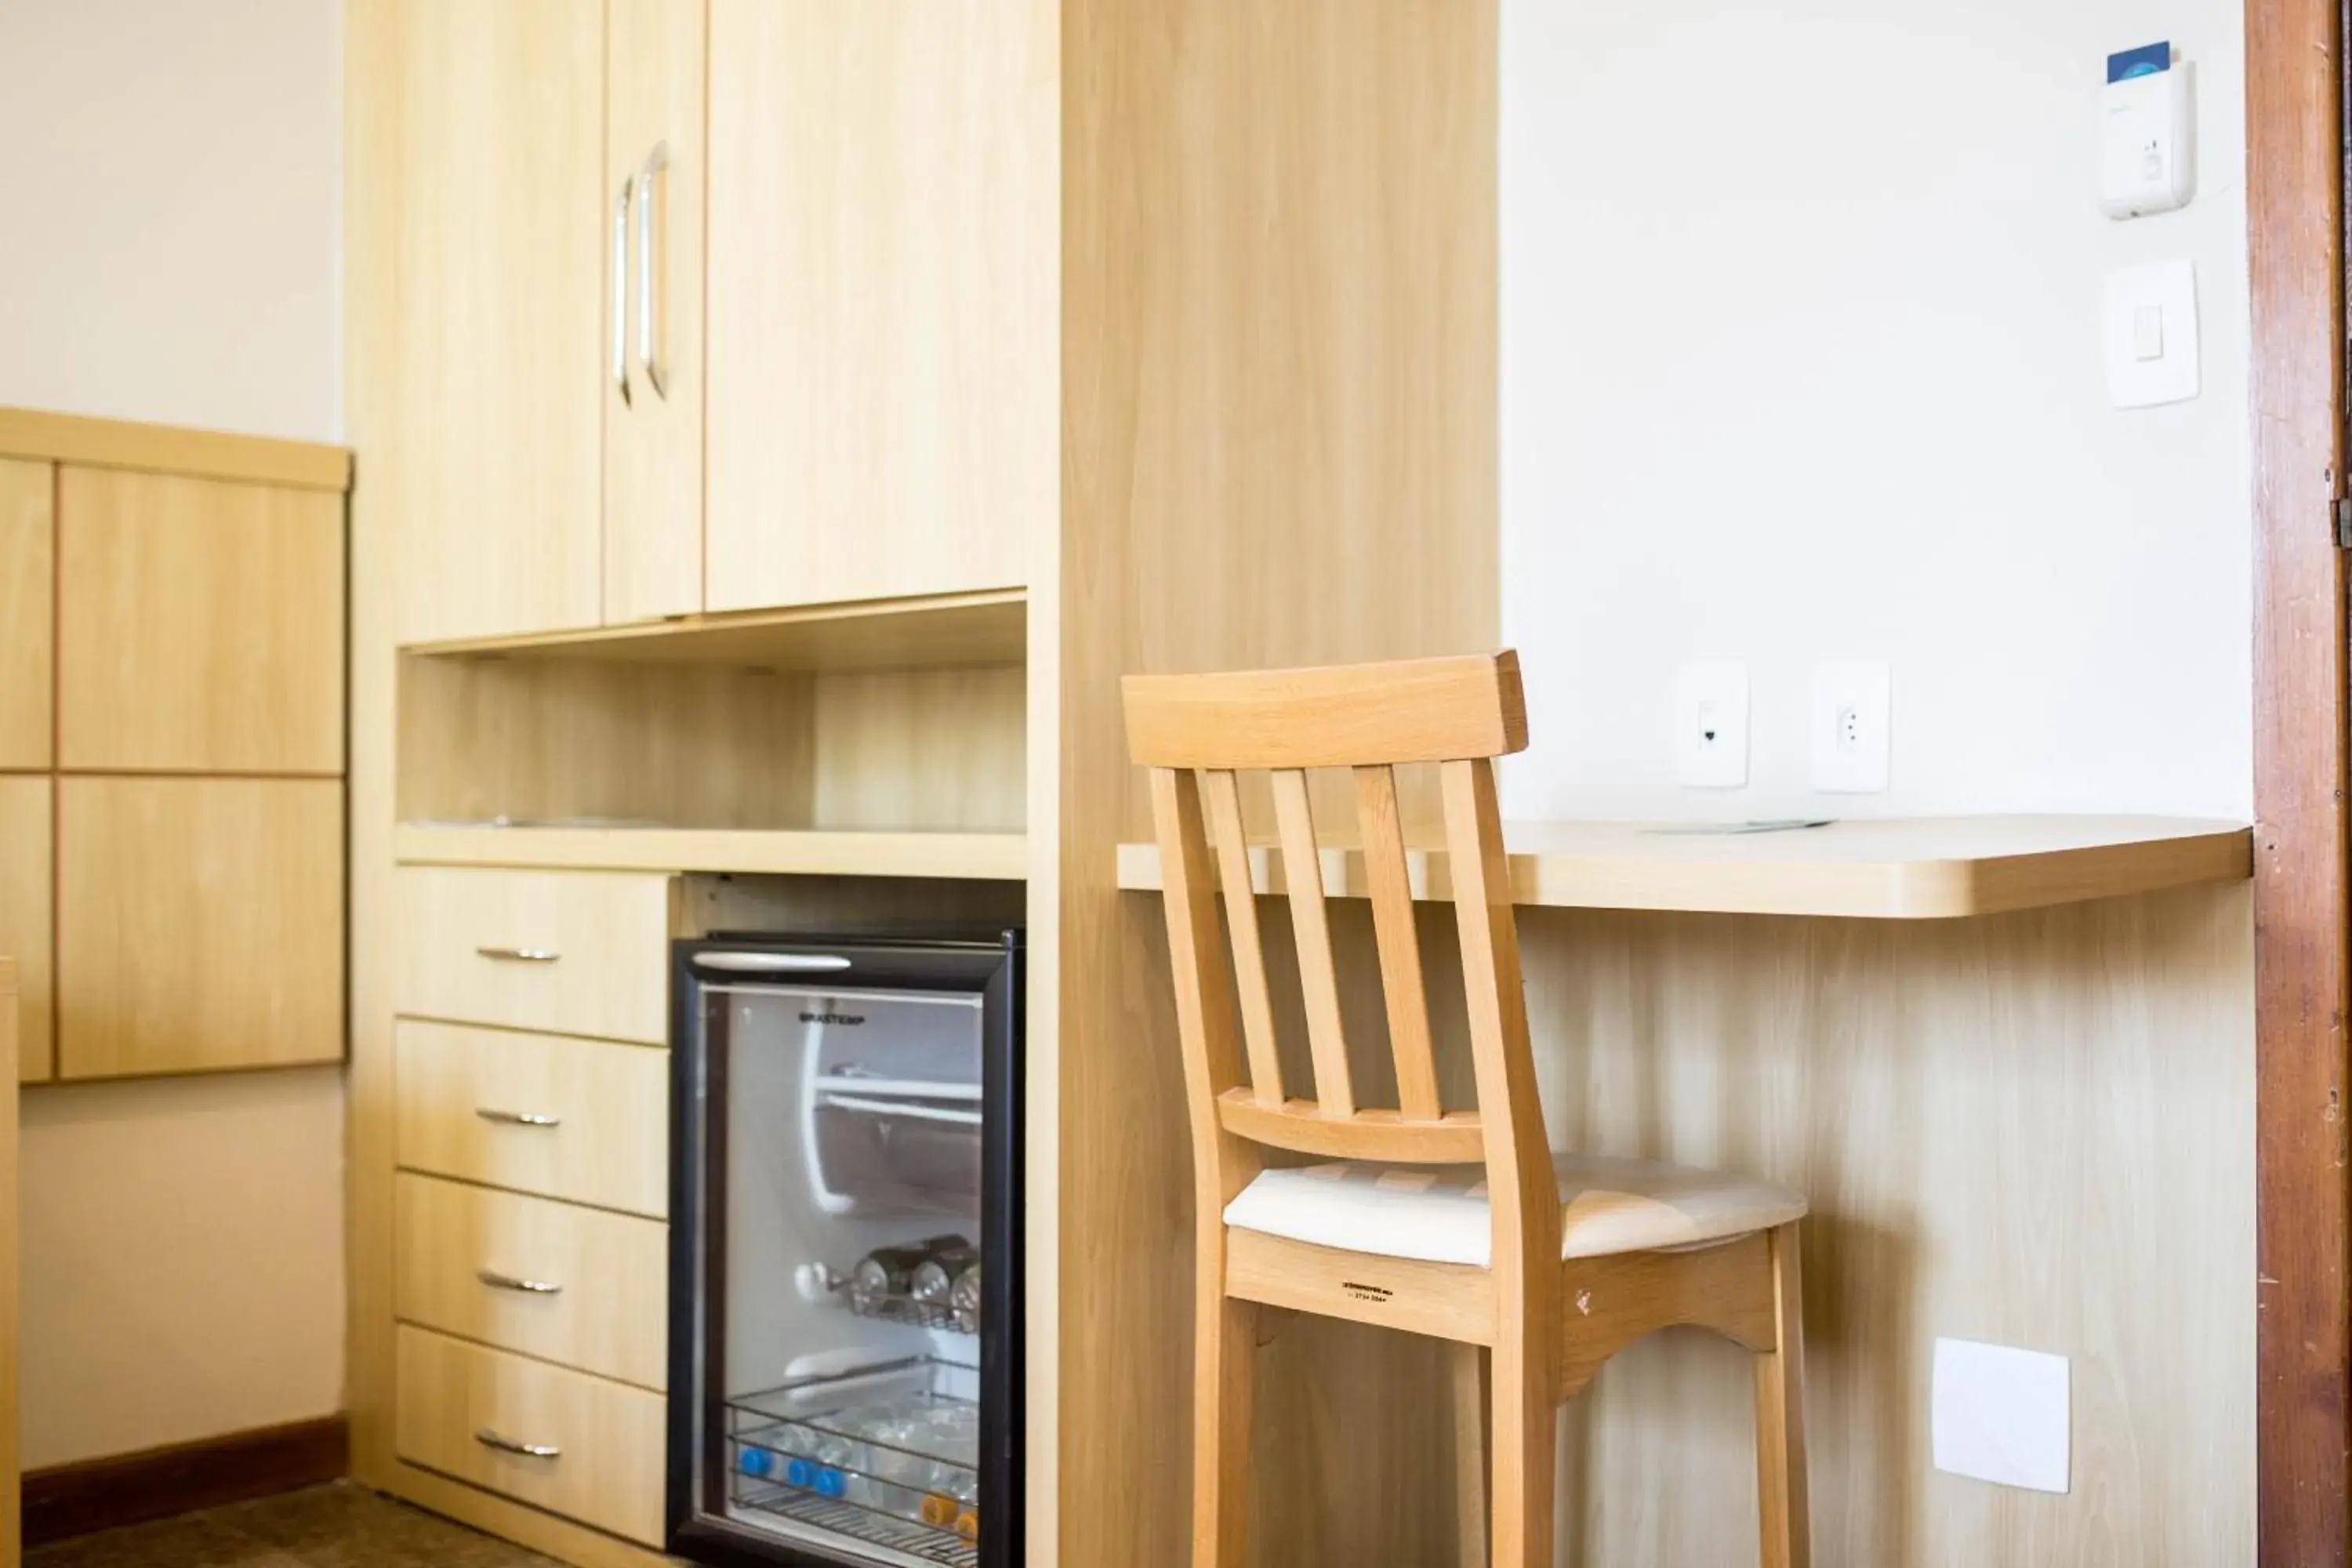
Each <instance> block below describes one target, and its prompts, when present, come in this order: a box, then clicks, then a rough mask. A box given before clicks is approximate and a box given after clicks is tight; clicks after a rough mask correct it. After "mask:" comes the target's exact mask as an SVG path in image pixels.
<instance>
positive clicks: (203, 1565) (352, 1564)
mask: <svg viewBox="0 0 2352 1568" xmlns="http://www.w3.org/2000/svg"><path fill="white" fill-rule="evenodd" d="M25 1563H26V1568H555V1565H554V1564H553V1563H551V1562H550V1561H549V1560H548V1559H547V1558H544V1557H541V1556H540V1555H538V1554H537V1553H536V1552H525V1551H523V1550H522V1549H521V1548H520V1547H519V1546H509V1545H508V1544H507V1543H506V1542H503V1541H494V1540H492V1539H491V1538H490V1537H488V1536H487V1535H478V1534H476V1533H475V1532H474V1531H470V1530H467V1529H466V1528H465V1527H464V1526H462V1525H457V1524H452V1523H450V1522H449V1521H447V1520H445V1519H437V1518H436V1517H435V1516H433V1515H432V1514H429V1513H424V1512H420V1511H419V1510H415V1509H413V1508H410V1507H409V1506H408V1505H407V1504H405V1503H400V1502H394V1501H393V1500H391V1499H389V1498H382V1497H378V1496H376V1495H375V1494H374V1493H373V1492H371V1491H367V1490H364V1489H361V1488H359V1487H354V1486H351V1485H349V1484H347V1483H343V1482H337V1483H336V1484H335V1485H333V1486H325V1487H313V1488H311V1489H310V1490H308V1491H299V1492H289V1493H288V1494H286V1495H285V1496H284V1497H275V1498H264V1499H263V1500H260V1501H259V1502H245V1503H237V1504H235V1505H234V1506H232V1507H229V1508H216V1509H213V1510H210V1511H208V1512H205V1513H193V1514H190V1515H188V1516H187V1517H186V1518H184V1519H167V1520H163V1521H158V1522H157V1523H154V1524H134V1525H131V1527H129V1528H128V1529H124V1530H110V1531H105V1532H103V1533H101V1534H98V1535H85V1536H82V1537H80V1538H79V1540H74V1541H60V1542H58V1543H57V1544H56V1545H54V1546H44V1547H42V1548H41V1549H40V1550H39V1551H37V1552H27V1553H26V1555H25Z"/></svg>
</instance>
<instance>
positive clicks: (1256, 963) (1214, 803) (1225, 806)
mask: <svg viewBox="0 0 2352 1568" xmlns="http://www.w3.org/2000/svg"><path fill="white" fill-rule="evenodd" d="M1201 785H1202V791H1203V793H1205V794H1206V795H1207V796H1208V805H1209V831H1210V832H1211V833H1212V834H1213V835H1214V836H1215V839H1216V852H1217V868H1218V871H1219V872H1220V874H1221V875H1222V877H1223V881H1224V888H1225V925H1226V929H1227V930H1228V931H1230V932H1231V933H1232V937H1233V948H1234V984H1235V986H1236V988H1237V989H1238V991H1239V993H1240V1000H1241V1012H1242V1039H1243V1041H1244V1043H1245V1044H1246V1045H1247V1046H1248V1047H1249V1068H1250V1094H1251V1097H1252V1098H1253V1099H1255V1100H1256V1101H1257V1102H1258V1103H1259V1104H1260V1105H1280V1104H1281V1103H1282V1101H1283V1092H1282V1056H1281V1053H1280V1052H1279V1051H1278V1050H1277V1049H1276V1046H1275V1039H1274V1002H1273V999H1272V997H1271V996H1270V994H1268V993H1267V991H1266V985H1265V944H1264V943H1263V942H1261V941H1260V940H1259V938H1258V929H1257V897H1256V894H1255V892H1254V891H1253V890H1252V889H1251V887H1250V867H1249V840H1248V839H1247V838H1246V837H1244V835H1243V832H1242V794H1241V786H1240V785H1239V784H1237V783H1236V782H1235V780H1234V774H1233V773H1232V771H1231V770H1230V769H1215V770H1204V771H1203V772H1202V774H1201ZM1161 853H1162V854H1165V853H1166V851H1165V850H1163V851H1161Z"/></svg>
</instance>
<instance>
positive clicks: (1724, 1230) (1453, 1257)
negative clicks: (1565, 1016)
mask: <svg viewBox="0 0 2352 1568" xmlns="http://www.w3.org/2000/svg"><path fill="white" fill-rule="evenodd" d="M1552 1169H1553V1170H1554V1171H1556V1172H1557V1173H1559V1203H1560V1227H1559V1228H1560V1236H1559V1255H1560V1256H1561V1257H1562V1258H1599V1257H1603V1256H1605V1255H1608V1254H1611V1253H1618V1252H1653V1251H1656V1250H1658V1249H1659V1248H1661V1247H1695V1246H1698V1245H1701V1244H1703V1243H1706V1242H1710V1241H1726V1240H1728V1239H1730V1238H1731V1237H1737V1236H1745V1235H1747V1234H1748V1232H1749V1231H1754V1230H1764V1229H1768V1228H1769V1227H1770V1226H1776V1225H1785V1224H1787V1223H1788V1222H1789V1221H1790V1220H1792V1219H1797V1218H1800V1217H1801V1216H1802V1215H1803V1214H1804V1212H1805V1200H1804V1198H1803V1197H1802V1196H1801V1195H1800V1194H1796V1193H1792V1192H1790V1191H1789V1189H1787V1188H1786V1187H1776V1186H1773V1185H1772V1184H1769V1182H1752V1181H1749V1180H1748V1179H1747V1178H1746V1177H1744V1176H1727V1175H1723V1174H1720V1173H1717V1172H1714V1171H1699V1170H1694V1169H1692V1168H1691V1167H1689V1166H1687V1165H1666V1164H1661V1163H1658V1162H1657V1161H1654V1160H1626V1159H1618V1158H1613V1157H1612V1156H1610V1155H1606V1154H1554V1155H1553V1156H1552ZM1225 1223H1226V1224H1227V1225H1229V1226H1234V1227H1236V1228H1237V1229H1241V1230H1255V1231H1258V1232H1261V1233H1263V1234H1265V1235H1266V1236H1279V1237H1286V1238H1287V1239H1289V1240H1292V1241H1307V1242H1312V1243H1314V1244H1315V1245H1316V1246H1318V1247H1341V1248H1344V1249H1346V1250H1347V1251H1349V1252H1370V1253H1374V1254H1377V1255H1379V1256H1380V1257H1382V1258H1420V1259H1422V1260H1423V1261H1425V1262H1429V1263H1467V1264H1472V1265H1474V1266H1475V1267H1477V1268H1486V1267H1487V1265H1488V1264H1489V1263H1490V1262H1492V1261H1493V1253H1494V1246H1495V1238H1494V1234H1493V1230H1492V1226H1491V1222H1490V1220H1489V1218H1488V1216H1487V1213H1486V1169H1485V1167H1483V1166H1480V1165H1397V1166H1391V1165H1372V1164H1360V1163H1331V1164H1324V1165H1302V1166H1298V1167H1296V1168H1292V1169H1285V1170H1275V1171H1266V1172H1265V1173H1261V1174H1260V1175H1259V1176H1258V1178H1257V1179H1256V1180H1255V1181H1254V1182H1252V1183H1251V1184H1249V1185H1248V1186H1246V1187H1244V1188H1243V1189H1242V1190H1241V1193H1240V1194H1239V1195H1237V1196H1236V1197H1235V1198H1234V1201H1233V1202H1231V1203H1229V1204H1227V1205H1225Z"/></svg>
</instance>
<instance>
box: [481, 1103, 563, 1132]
mask: <svg viewBox="0 0 2352 1568" xmlns="http://www.w3.org/2000/svg"><path fill="white" fill-rule="evenodd" d="M474 1114H475V1115H477V1116H478V1117H480V1118H481V1119H482V1120H483V1121H496V1122H500V1123H502V1124H504V1125H506V1126H508V1127H561V1126H562V1125H563V1118H562V1117H561V1116H550V1115H549V1114H548V1113H547V1112H546V1111H544V1110H498V1109H496V1108H495V1107H492V1106H488V1105H478V1106H476V1107H474Z"/></svg>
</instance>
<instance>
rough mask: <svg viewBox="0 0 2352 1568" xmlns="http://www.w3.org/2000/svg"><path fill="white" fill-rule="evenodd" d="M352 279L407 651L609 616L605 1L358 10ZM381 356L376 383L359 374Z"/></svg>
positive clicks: (370, 456)
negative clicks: (604, 570) (604, 569)
mask: <svg viewBox="0 0 2352 1568" xmlns="http://www.w3.org/2000/svg"><path fill="white" fill-rule="evenodd" d="M345 49H346V58H347V59H349V60H351V61H353V62H358V63H359V65H360V66H361V67H362V68H354V69H352V71H350V72H349V73H348V81H349V96H348V100H347V102H346V105H345V113H344V132H345V137H346V148H347V156H348V158H349V160H350V164H351V167H352V168H353V169H356V170H360V171H363V172H364V176H365V177H364V178H363V179H361V180H359V181H357V182H355V183H353V184H351V185H350V186H349V187H348V190H349V196H350V199H349V201H348V203H347V204H346V211H345V219H344V224H345V227H344V234H345V240H346V245H345V249H344V255H345V256H346V257H347V258H350V261H351V267H350V268H349V272H348V275H347V277H346V279H345V280H344V290H345V314H346V320H347V322H348V336H349V340H350V342H349V355H350V363H351V364H352V366H353V367H355V368H354V374H352V377H351V378H350V382H349V388H348V390H349V397H348V400H347V403H348V408H349V415H350V418H351V425H352V430H353V432H354V434H355V439H357V441H358V443H359V445H360V447H361V448H362V451H363V452H364V454H365V461H366V464H367V472H368V477H367V481H366V484H365V486H364V487H363V491H362V493H363V494H364V495H365V497H366V506H367V507H368V508H369V510H370V511H371V513H372V515H373V516H374V517H375V518H377V519H379V520H381V526H382V527H383V528H384V529H385V530H386V538H387V542H388V544H389V546H390V549H391V559H390V561H389V563H388V564H389V565H391V567H392V568H393V577H392V580H391V586H392V589H393V591H394V594H395V595H396V609H395V612H394V624H395V625H396V627H397V634H396V635H397V638H398V640H400V641H403V642H424V641H431V640H435V639H439V638H449V637H488V636H496V635H499V634H506V633H515V632H534V631H548V630H553V629H558V628H564V627H573V626H594V625H595V624H596V623H597V621H598V620H599V619H600V618H601V617H600V603H599V601H600V598H601V587H600V583H599V577H600V572H601V562H602V557H603V549H602V545H601V543H600V539H599V533H600V529H599V519H600V517H601V514H602V508H601V501H602V490H603V485H604V458H603V445H602V443H603V426H604V419H603V413H604V383H605V378H606V374H607V368H606V363H605V360H604V350H605V348H606V347H607V344H606V341H605V336H604V331H601V330H600V327H601V326H602V324H603V323H604V322H606V321H609V320H610V310H609V305H610V295H609V293H608V290H609V289H610V288H611V287H612V284H613V283H614V278H613V277H612V276H611V274H610V272H609V266H610V258H611V253H612V243H611V240H612V233H611V223H612V193H610V192H608V191H607V190H605V188H604V70H605V60H604V26H603V12H602V10H601V9H595V10H592V11H587V12H583V10H582V8H581V7H580V6H578V5H573V4H571V3H570V0H512V3H506V0H501V3H500V4H498V5H481V4H479V3H478V0H360V3H358V4H354V5H352V7H351V8H350V11H349V13H348V15H347V16H346V19H345ZM361 366H364V367H365V369H364V373H363V374H362V373H361V372H360V371H359V370H358V369H357V368H356V367H361Z"/></svg>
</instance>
